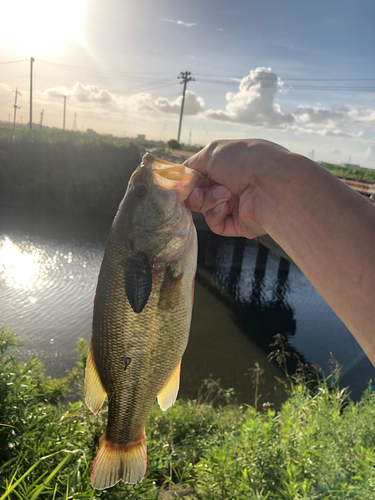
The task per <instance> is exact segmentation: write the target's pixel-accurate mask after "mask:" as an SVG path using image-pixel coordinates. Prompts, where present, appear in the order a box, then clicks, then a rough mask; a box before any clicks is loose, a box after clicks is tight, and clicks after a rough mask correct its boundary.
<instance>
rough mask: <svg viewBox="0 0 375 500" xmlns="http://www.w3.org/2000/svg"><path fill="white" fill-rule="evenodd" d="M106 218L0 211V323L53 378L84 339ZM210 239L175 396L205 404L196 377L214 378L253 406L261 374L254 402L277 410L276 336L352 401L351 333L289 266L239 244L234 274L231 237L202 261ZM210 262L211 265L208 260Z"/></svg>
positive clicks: (356, 387) (355, 393)
mask: <svg viewBox="0 0 375 500" xmlns="http://www.w3.org/2000/svg"><path fill="white" fill-rule="evenodd" d="M110 223H111V217H105V216H100V217H99V216H96V217H95V216H77V215H66V214H59V213H49V214H46V213H41V212H38V211H27V212H25V211H22V210H18V209H11V208H6V209H5V208H4V207H2V208H1V209H0V325H6V326H8V327H9V328H10V329H11V330H12V331H14V332H15V333H17V334H19V335H22V336H23V343H24V345H25V346H26V349H27V354H31V353H34V352H35V353H36V354H37V355H38V356H39V357H40V358H41V359H42V361H43V363H44V364H45V366H46V370H47V373H48V374H49V375H52V376H63V375H64V374H65V373H66V371H67V370H69V369H71V368H72V367H73V366H74V365H75V355H76V354H75V348H76V343H77V339H78V338H80V337H84V338H86V339H89V338H90V334H91V320H92V304H93V299H94V294H95V287H96V280H97V276H98V272H99V267H100V264H101V260H102V257H103V252H104V248H105V242H106V238H107V234H108V230H109V227H110ZM210 244H211V245H212V241H211V242H210V236H209V233H207V232H206V231H203V232H199V269H198V275H197V280H196V288H195V304H194V312H193V321H192V328H191V335H190V340H189V345H188V348H187V351H186V353H185V355H184V358H183V363H182V374H181V388H180V396H183V397H190V398H195V397H197V395H198V394H200V397H202V398H204V390H202V386H203V380H206V379H212V380H215V381H218V380H220V385H221V387H222V388H223V389H233V390H234V393H235V398H236V400H237V402H238V403H248V404H253V403H254V397H255V389H254V384H253V379H254V368H255V366H256V363H258V364H259V366H260V368H261V370H263V373H262V375H261V384H260V386H259V393H260V394H261V397H260V400H259V401H260V402H265V401H271V402H273V403H274V404H275V405H277V406H278V405H279V403H280V401H281V400H282V398H283V390H282V386H281V385H280V382H278V379H280V378H282V376H283V374H282V372H281V371H280V370H279V369H278V367H277V366H276V365H274V364H273V363H269V362H268V361H267V353H268V352H269V350H270V349H269V347H268V346H269V344H270V343H272V342H273V338H274V336H275V335H276V334H278V333H281V334H283V335H285V337H286V338H287V339H288V341H289V342H290V343H291V346H292V350H293V352H295V353H296V354H299V355H300V357H301V359H302V360H304V361H307V362H309V363H310V364H311V365H313V366H315V367H316V368H317V369H318V370H321V371H322V373H325V374H329V372H330V358H331V353H332V355H333V356H334V358H335V359H336V360H337V361H338V362H339V363H340V364H341V365H342V368H341V372H342V373H341V385H342V386H348V387H349V388H350V391H351V393H352V397H353V398H354V399H358V397H359V396H360V394H361V393H362V391H363V390H364V389H365V388H366V387H367V385H368V383H369V380H370V379H374V378H375V370H374V368H373V367H372V365H371V363H370V362H369V361H368V360H367V358H366V356H365V355H364V353H363V351H362V349H361V348H360V347H359V345H358V344H357V342H356V341H355V339H354V338H353V337H352V335H351V334H350V332H349V331H348V330H347V329H346V327H345V326H344V325H343V324H342V322H341V321H340V320H339V319H338V318H337V316H336V315H335V314H334V313H333V311H332V310H331V309H330V307H329V306H328V305H327V304H326V302H325V301H324V300H323V299H322V298H321V296H320V295H319V294H318V293H317V292H316V290H315V289H314V288H313V287H312V286H311V284H310V283H309V282H308V281H307V280H306V278H305V277H304V276H303V274H302V273H301V272H300V270H299V269H298V268H297V267H296V266H294V265H293V264H292V265H291V266H290V269H289V273H288V274H287V275H286V274H284V275H282V274H280V272H279V257H278V256H277V255H276V254H274V253H272V252H270V254H269V256H268V260H267V266H266V269H265V271H264V272H262V273H259V270H258V271H257V269H256V266H255V263H256V260H257V253H258V245H257V244H256V243H254V242H251V241H246V243H245V246H244V253H243V259H242V265H241V267H237V268H233V266H232V261H233V252H235V248H236V241H235V239H233V238H218V239H216V240H215V245H216V246H217V248H216V251H215V259H214V262H212V261H210V262H207V248H208V246H209V245H210ZM211 260H212V259H211Z"/></svg>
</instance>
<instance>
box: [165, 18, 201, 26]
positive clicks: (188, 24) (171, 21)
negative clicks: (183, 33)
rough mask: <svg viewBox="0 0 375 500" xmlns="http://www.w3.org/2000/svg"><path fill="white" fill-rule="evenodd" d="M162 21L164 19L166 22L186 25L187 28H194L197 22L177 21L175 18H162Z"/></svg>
mask: <svg viewBox="0 0 375 500" xmlns="http://www.w3.org/2000/svg"><path fill="white" fill-rule="evenodd" d="M160 21H164V22H165V23H173V24H179V25H181V26H185V28H192V27H193V26H196V24H195V23H185V21H175V20H174V19H160Z"/></svg>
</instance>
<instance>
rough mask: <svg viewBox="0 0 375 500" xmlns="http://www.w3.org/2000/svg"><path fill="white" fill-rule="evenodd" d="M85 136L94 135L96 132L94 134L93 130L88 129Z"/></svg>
mask: <svg viewBox="0 0 375 500" xmlns="http://www.w3.org/2000/svg"><path fill="white" fill-rule="evenodd" d="M86 134H87V135H96V132H95V130H93V129H92V128H88V129H87V130H86Z"/></svg>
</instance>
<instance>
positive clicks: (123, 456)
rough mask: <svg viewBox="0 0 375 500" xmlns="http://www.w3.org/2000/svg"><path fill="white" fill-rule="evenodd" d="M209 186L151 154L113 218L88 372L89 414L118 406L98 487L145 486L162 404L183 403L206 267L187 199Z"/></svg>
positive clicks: (98, 463) (100, 456)
mask: <svg viewBox="0 0 375 500" xmlns="http://www.w3.org/2000/svg"><path fill="white" fill-rule="evenodd" d="M204 178H205V176H204V175H203V174H201V173H199V172H197V171H194V170H191V169H189V168H187V167H185V166H184V165H177V164H173V163H170V162H167V161H162V160H160V159H158V158H155V157H154V156H152V155H151V154H149V153H146V154H145V155H144V156H143V158H142V161H141V164H140V165H139V166H138V167H137V169H136V170H135V171H134V173H133V174H132V176H131V178H130V181H129V184H128V187H127V190H126V192H125V196H124V198H123V199H122V201H121V203H120V205H119V208H118V211H117V214H116V216H115V218H114V220H113V223H112V226H111V229H110V232H109V236H108V240H107V245H106V249H105V252H104V257H103V261H102V265H101V268H100V272H99V277H98V283H97V288H96V295H95V301H94V312H93V322H92V335H91V341H90V346H89V349H88V354H87V361H86V369H85V384H84V393H85V401H86V405H87V407H88V408H89V409H90V410H91V411H92V413H93V414H94V415H96V414H97V413H98V411H99V410H100V409H101V407H102V406H103V404H104V401H105V398H106V397H107V398H108V421H107V427H106V429H105V432H104V434H103V436H102V437H101V440H100V443H99V449H98V452H97V456H96V458H95V461H94V463H93V467H92V473H91V485H92V487H93V488H95V489H99V490H100V489H105V488H110V487H112V486H114V485H115V484H116V483H118V482H119V481H121V480H122V481H124V482H125V483H130V484H136V483H138V482H140V481H141V480H142V478H143V477H144V474H145V472H146V466H147V442H146V441H147V438H146V433H145V423H146V419H147V416H148V413H149V412H150V409H151V407H152V405H153V404H154V402H155V400H156V399H157V400H158V403H159V406H160V408H161V409H162V410H163V411H165V410H167V409H168V408H169V407H170V406H172V405H173V404H174V402H175V401H176V398H177V393H178V390H179V383H180V368H181V358H182V355H183V353H184V351H185V349H186V346H187V342H188V338H189V330H190V323H191V314H192V307H193V295H194V279H195V273H196V266H197V233H196V229H195V226H194V223H193V220H192V216H191V212H190V210H188V209H187V208H186V207H185V205H184V200H185V199H186V198H187V197H188V196H189V194H190V192H191V191H192V190H193V189H194V188H195V187H197V186H199V185H200V184H201V183H202V182H203V180H204Z"/></svg>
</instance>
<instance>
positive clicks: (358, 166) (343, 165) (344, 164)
mask: <svg viewBox="0 0 375 500" xmlns="http://www.w3.org/2000/svg"><path fill="white" fill-rule="evenodd" d="M340 165H341V167H344V168H361V167H360V165H354V164H353V163H340Z"/></svg>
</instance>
